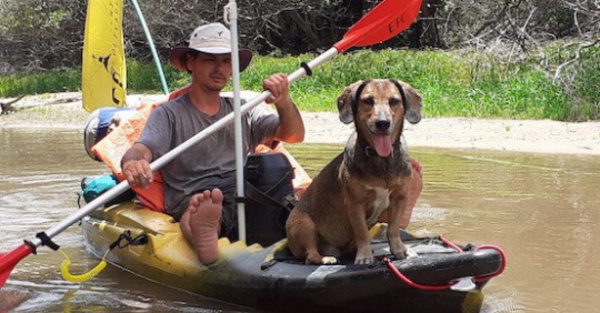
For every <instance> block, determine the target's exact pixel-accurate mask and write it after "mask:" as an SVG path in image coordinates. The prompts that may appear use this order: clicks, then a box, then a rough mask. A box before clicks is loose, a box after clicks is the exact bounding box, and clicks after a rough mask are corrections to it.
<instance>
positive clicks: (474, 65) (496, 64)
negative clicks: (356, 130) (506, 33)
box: [0, 50, 600, 121]
mask: <svg viewBox="0 0 600 313" xmlns="http://www.w3.org/2000/svg"><path fill="white" fill-rule="evenodd" d="M553 51H556V50H553ZM559 54H560V52H558V53H555V54H554V55H555V56H556V55H558V56H559V57H557V61H556V62H558V59H560V55H559ZM315 56H316V55H300V56H289V57H284V58H274V57H269V56H262V57H255V58H254V60H253V62H252V63H251V65H250V67H249V68H248V69H247V70H246V71H245V72H244V73H243V74H242V76H241V82H240V84H241V86H242V88H243V89H250V90H257V91H259V90H261V85H262V80H263V79H264V78H265V77H266V76H268V75H270V74H272V73H276V72H283V73H291V72H293V71H295V70H296V69H298V67H299V64H300V62H302V61H309V60H311V59H313V58H314V57H315ZM537 61H538V60H536V59H535V58H524V59H522V60H519V61H512V62H509V61H506V60H501V59H498V57H497V56H493V55H488V54H482V53H476V52H471V51H450V52H448V51H412V50H383V51H378V52H373V51H370V50H356V51H353V52H349V53H345V54H343V55H340V56H338V57H337V58H335V59H334V60H332V61H329V62H326V63H325V64H323V65H322V66H321V67H319V68H317V69H314V75H313V76H312V77H305V78H302V79H300V80H298V81H297V82H296V83H294V84H293V85H291V87H290V92H291V94H292V98H293V99H294V101H295V102H296V104H297V105H298V106H299V108H300V110H303V111H335V110H336V98H337V96H338V95H339V93H340V92H341V90H342V89H343V88H344V87H345V86H347V85H348V84H350V83H352V82H354V81H357V80H361V79H367V78H393V79H399V80H403V81H406V82H408V83H410V84H411V85H412V86H413V87H415V88H416V89H417V90H419V92H420V93H421V95H422V96H423V115H424V116H426V117H434V116H435V117H437V116H468V117H482V118H510V119H553V120H571V121H573V120H587V119H597V118H600V104H599V102H598V101H599V100H598V99H600V91H599V90H600V89H598V88H597V82H598V81H600V51H599V50H588V51H587V52H586V53H583V54H582V57H581V60H580V62H579V63H578V64H577V70H578V75H577V76H576V77H577V79H576V80H575V82H574V88H573V90H572V94H573V96H569V94H567V93H566V92H565V91H564V90H563V89H562V88H561V87H560V86H558V85H557V84H556V83H554V82H553V81H552V80H551V78H550V77H549V75H548V73H547V72H545V71H544V70H543V69H541V68H540V67H539V66H537ZM127 71H128V72H127V76H128V82H127V84H128V92H129V93H160V92H161V87H160V81H159V78H158V75H157V73H156V69H155V68H154V65H153V63H148V64H145V63H140V62H135V61H130V62H128V65H127ZM164 71H165V75H166V80H167V82H168V84H169V88H170V90H175V89H177V88H179V87H182V86H184V85H186V84H188V83H189V77H188V75H187V73H181V72H177V71H176V70H174V69H173V68H172V67H170V66H166V65H165V66H164ZM80 80H81V75H80V69H72V70H66V71H57V72H48V73H36V74H30V75H6V76H0V96H1V97H14V96H17V95H20V94H39V93H47V92H62V91H78V90H79V88H80ZM229 89H230V88H229Z"/></svg>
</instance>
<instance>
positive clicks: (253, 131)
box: [137, 93, 279, 214]
mask: <svg viewBox="0 0 600 313" xmlns="http://www.w3.org/2000/svg"><path fill="white" fill-rule="evenodd" d="M232 111H233V101H232V99H230V98H221V108H220V109H219V111H218V112H217V113H216V114H215V115H214V116H209V115H207V114H204V113H202V112H200V111H199V110H198V109H196V107H194V105H193V104H192V102H191V100H190V97H189V94H188V93H186V94H184V95H182V96H180V97H178V98H176V99H173V100H171V101H169V102H167V103H164V104H162V105H160V106H158V107H157V108H156V109H154V111H152V113H151V114H150V117H149V118H148V121H147V123H146V126H145V127H144V130H143V131H142V135H141V136H140V138H139V139H138V140H137V142H138V143H141V144H143V145H145V146H146V147H148V149H150V151H151V152H152V158H153V160H156V159H158V158H159V157H161V156H162V155H164V154H165V153H167V152H169V151H170V150H172V149H173V148H175V147H177V146H178V145H179V144H181V143H183V142H185V141H186V140H188V139H189V138H191V137H192V136H194V135H196V134H197V133H199V132H200V131H202V130H204V129H205V128H206V127H208V126H210V125H211V124H213V123H214V122H216V121H218V120H220V119H221V118H223V117H224V116H226V115H227V114H229V113H230V112H232ZM278 124H279V117H278V116H277V115H276V114H273V113H270V112H268V111H267V109H266V108H264V107H262V106H261V105H258V106H256V107H255V108H253V109H252V110H250V112H248V113H247V114H245V115H244V116H243V117H242V129H243V135H242V138H243V143H242V145H243V150H244V155H248V154H249V153H251V152H252V151H254V149H255V148H256V146H257V145H258V144H266V145H271V144H272V141H273V137H274V135H275V131H276V129H277V125H278ZM161 172H162V175H163V179H164V181H165V186H164V197H165V208H166V209H167V212H170V211H172V210H173V209H174V208H175V207H177V206H178V205H180V204H182V203H183V202H184V200H186V201H187V198H188V197H190V196H191V195H193V194H195V193H196V192H198V191H201V190H206V189H212V188H215V187H218V188H222V189H232V188H234V184H235V132H234V123H231V124H229V125H227V126H226V127H225V128H223V129H221V130H219V131H217V132H215V133H214V134H212V135H211V136H209V137H208V138H205V139H204V140H202V141H200V142H199V143H198V144H196V145H195V146H193V147H191V148H190V149H189V150H187V151H186V152H184V153H182V154H181V155H179V156H178V157H177V158H175V159H174V160H173V161H172V162H170V163H169V164H167V165H165V167H163V168H162V169H161ZM173 213H176V214H177V213H178V212H173ZM179 213H180V212H179Z"/></svg>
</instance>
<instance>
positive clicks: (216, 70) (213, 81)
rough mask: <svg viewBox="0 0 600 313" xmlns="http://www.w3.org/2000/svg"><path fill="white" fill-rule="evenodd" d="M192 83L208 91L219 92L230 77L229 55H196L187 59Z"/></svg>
mask: <svg viewBox="0 0 600 313" xmlns="http://www.w3.org/2000/svg"><path fill="white" fill-rule="evenodd" d="M188 68H189V69H190V70H192V83H193V84H197V85H200V86H202V87H203V88H206V89H207V90H209V91H221V90H222V89H223V88H224V87H225V85H227V82H229V78H230V77H231V54H229V53H227V54H208V53H198V54H197V55H196V56H195V57H190V58H188Z"/></svg>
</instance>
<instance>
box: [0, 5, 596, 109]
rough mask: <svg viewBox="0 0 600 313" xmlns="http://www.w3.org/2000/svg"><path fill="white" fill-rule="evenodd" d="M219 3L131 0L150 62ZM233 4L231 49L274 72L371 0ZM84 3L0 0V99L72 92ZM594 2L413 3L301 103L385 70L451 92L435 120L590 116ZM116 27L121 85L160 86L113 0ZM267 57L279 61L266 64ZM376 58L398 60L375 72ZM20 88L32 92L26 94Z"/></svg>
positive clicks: (324, 44)
mask: <svg viewBox="0 0 600 313" xmlns="http://www.w3.org/2000/svg"><path fill="white" fill-rule="evenodd" d="M124 1H125V0H124ZM398 1H399V0H398ZM228 2H229V1H228V0H216V1H215V0H209V1H189V0H140V1H139V4H140V7H141V9H142V11H143V12H144V15H145V17H146V22H147V23H148V26H149V29H150V31H151V33H152V36H153V38H154V43H155V45H156V47H157V50H158V52H159V54H160V58H161V60H167V58H168V54H169V51H170V49H172V48H173V47H175V46H178V45H183V44H186V40H187V39H188V36H189V33H190V32H191V30H192V29H193V28H194V27H196V26H197V25H199V24H202V23H206V22H212V21H219V20H222V15H223V7H224V5H226V4H227V3H228ZM237 3H238V7H239V11H240V13H239V15H240V16H239V19H240V20H239V24H240V45H241V46H244V47H249V48H251V49H252V50H254V51H255V52H257V53H258V54H259V55H261V56H263V57H264V58H265V59H264V60H266V61H264V62H262V61H258V60H260V59H262V58H257V59H256V61H258V62H254V63H253V68H256V70H257V71H259V72H261V74H263V72H264V70H261V69H258V68H259V67H260V64H263V65H266V69H268V70H273V69H279V68H281V66H276V65H275V64H274V63H277V62H279V63H282V64H287V63H288V62H290V61H294V62H295V61H297V58H298V57H299V56H302V55H304V59H303V60H306V59H307V58H309V57H310V55H306V54H307V53H309V54H314V53H319V52H322V51H324V50H326V49H328V48H329V47H331V45H332V44H333V43H335V42H336V41H338V40H339V39H340V38H341V37H342V35H343V34H344V33H345V32H346V31H347V29H348V27H350V26H351V25H353V24H354V23H355V22H356V21H357V20H359V19H360V18H361V17H362V16H363V15H364V14H365V13H366V12H367V11H368V10H369V9H370V8H372V7H373V6H374V5H376V4H377V3H378V1H374V0H328V1H323V0H288V1H281V0H239V1H238V2H237ZM86 7H87V1H79V0H44V1H41V0H2V1H0V95H3V96H16V95H18V94H22V93H24V92H27V93H32V92H34V93H39V92H51V91H59V90H55V89H57V88H58V89H60V88H62V89H65V90H73V89H75V90H76V88H78V87H77V86H78V84H79V83H78V81H79V78H78V77H77V76H76V74H74V73H77V71H79V70H80V66H81V50H82V46H83V30H84V25H85V15H86ZM599 7H600V1H598V0H596V1H594V0H567V1H559V0H490V1H475V0H423V4H422V7H421V12H420V15H419V18H418V20H417V21H416V22H415V23H414V24H413V25H412V26H411V27H410V29H409V30H407V31H405V32H403V33H402V34H401V35H399V36H397V37H396V38H393V39H392V40H388V41H386V42H385V43H382V44H379V45H375V46H371V47H368V49H366V50H367V51H366V52H361V51H356V50H359V49H353V50H355V51H353V52H352V53H349V55H350V56H349V57H348V58H345V59H343V60H341V61H340V60H338V61H336V64H343V65H342V66H337V68H336V69H335V70H336V71H335V72H331V73H334V74H335V75H334V76H332V77H330V78H329V80H330V81H328V79H327V78H325V77H323V78H322V80H319V79H317V80H315V82H316V83H318V85H314V86H308V87H310V88H314V89H311V92H312V91H314V92H315V93H318V94H321V93H322V91H321V90H320V89H328V87H331V88H332V89H334V90H336V91H335V92H333V91H331V92H329V91H327V90H326V91H325V92H326V94H324V95H320V96H318V97H317V98H316V99H310V101H315V100H317V101H318V99H319V98H327V100H328V101H330V100H331V99H330V98H331V97H332V95H331V94H328V93H332V94H334V93H337V91H338V90H339V88H340V86H343V84H346V83H349V82H351V81H353V80H352V79H355V78H356V79H362V78H367V77H385V76H383V75H389V76H391V77H398V76H400V77H398V78H401V79H403V80H407V81H411V82H412V83H413V84H416V85H419V87H421V88H426V90H429V91H431V97H433V98H434V99H435V100H436V103H437V102H438V101H439V102H448V101H447V100H448V99H445V98H447V97H448V95H444V94H441V93H442V92H452V95H455V96H458V97H457V98H459V99H460V101H461V102H460V103H454V101H450V102H453V104H454V105H458V107H457V108H455V109H453V110H452V111H451V112H452V113H445V112H446V111H443V110H442V111H439V110H438V111H436V112H437V113H435V114H441V115H444V114H459V115H461V114H462V115H464V114H467V115H473V114H480V113H481V112H485V111H494V112H496V111H507V112H511V113H510V115H511V116H514V117H527V116H530V117H532V116H535V117H538V115H530V114H532V112H535V111H536V110H538V111H539V110H542V111H546V112H555V113H551V114H545V115H541V117H542V118H553V119H565V120H586V119H598V118H600V100H599V99H600V91H599V90H600V88H597V85H598V83H599V82H600V68H599V66H600V65H599V64H600V48H599V42H600V37H599V33H600V9H599ZM123 20H124V25H123V29H124V35H125V46H126V49H125V50H126V54H127V57H128V59H129V60H130V64H129V65H128V66H129V70H130V74H128V79H129V81H130V84H129V86H130V88H133V89H134V90H135V89H138V90H147V89H154V90H159V87H158V85H157V84H154V85H153V83H154V81H155V80H156V79H155V78H153V77H155V76H156V73H155V72H153V70H152V69H151V65H150V64H151V53H150V49H149V48H148V44H147V41H146V38H145V36H144V33H143V30H142V27H141V26H140V23H139V20H138V17H137V15H136V14H135V10H134V9H133V6H132V5H131V3H130V2H129V1H125V2H124V18H123ZM407 49H408V50H407ZM372 51H375V53H370V52H372ZM386 51H387V52H386ZM403 51H410V52H411V53H403ZM409 56H410V57H409ZM273 57H277V58H279V61H273V60H272V59H269V58H273ZM282 57H285V60H283V59H281V58H282ZM402 58H406V59H402ZM407 61H409V62H410V63H409V62H407ZM272 62H273V63H272ZM340 62H341V63H340ZM355 62H356V63H355ZM386 62H387V63H389V62H398V64H394V65H393V66H389V65H387V66H386V65H385V64H386ZM255 63H259V64H255ZM296 65H297V63H296V64H294V66H296ZM332 66H333V67H336V65H332ZM371 67H374V68H371ZM386 67H387V70H386ZM412 67H414V68H412ZM168 68H169V67H168V66H165V69H168ZM292 69H294V68H292ZM393 70H394V71H393ZM340 71H341V72H342V74H340ZM47 73H51V74H50V76H45V74H47ZM136 73H137V74H136ZM167 74H168V81H169V85H173V86H178V85H181V84H184V83H185V79H186V78H185V76H181V75H180V73H176V72H173V71H171V70H167ZM267 74H268V72H267ZM136 75H138V76H137V77H136ZM245 75H247V74H245ZM340 75H341V77H340ZM370 75H373V76H370ZM24 76H27V77H28V78H27V77H25V78H24ZM259 83H260V79H258V78H257V79H254V78H252V79H250V80H248V82H247V84H248V85H250V86H254V85H256V84H259ZM27 84H29V85H31V86H32V87H34V89H27V88H28V87H27V86H24V85H27ZM309 85H310V84H309ZM153 86H154V87H153ZM301 86H302V85H300V87H301ZM448 86H454V87H453V88H447V87H448ZM492 91H493V92H492ZM304 94H307V92H306V91H304V92H303V93H302V95H304ZM307 102H308V101H307ZM526 102H530V103H526ZM532 102H542V103H541V105H540V103H532ZM488 103H490V104H491V103H494V104H495V106H496V108H495V109H492V108H490V107H489V106H488ZM306 105H310V104H308V103H307V104H306ZM541 107H546V108H544V109H541ZM557 112H560V113H557ZM431 113H432V114H433V113H434V112H431ZM497 114H498V113H493V114H492V116H494V115H497Z"/></svg>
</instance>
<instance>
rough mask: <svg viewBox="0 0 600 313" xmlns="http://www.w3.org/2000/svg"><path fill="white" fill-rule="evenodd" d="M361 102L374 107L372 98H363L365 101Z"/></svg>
mask: <svg viewBox="0 0 600 313" xmlns="http://www.w3.org/2000/svg"><path fill="white" fill-rule="evenodd" d="M363 102H364V103H365V104H366V105H370V106H372V105H374V104H375V100H373V98H372V97H368V98H365V99H363Z"/></svg>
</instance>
